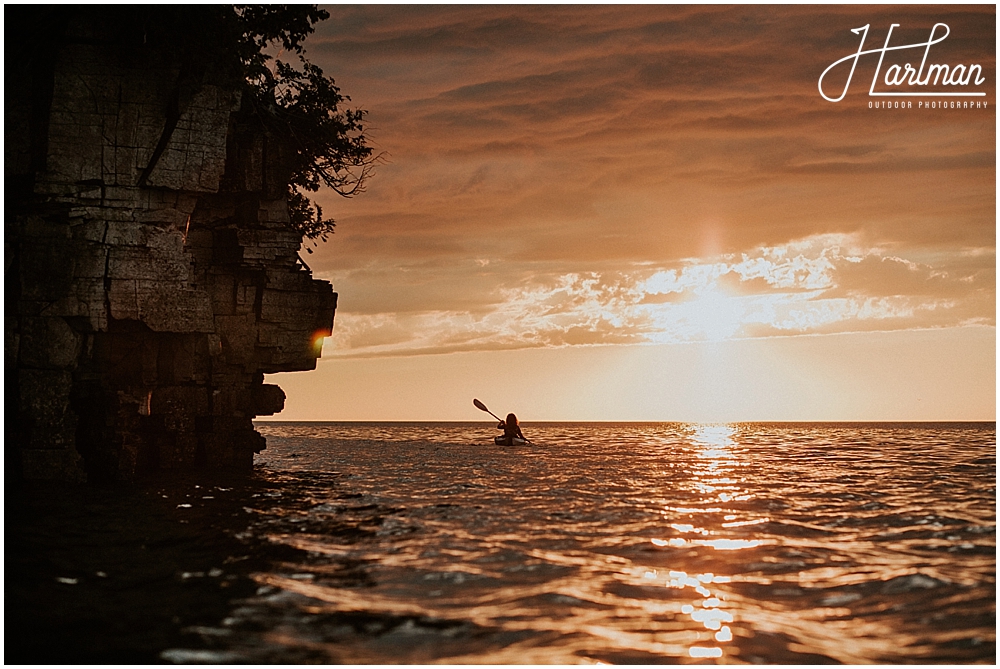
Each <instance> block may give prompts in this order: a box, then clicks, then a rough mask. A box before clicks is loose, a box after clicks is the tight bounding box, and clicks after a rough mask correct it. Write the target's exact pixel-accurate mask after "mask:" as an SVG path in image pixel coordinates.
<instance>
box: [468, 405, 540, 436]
mask: <svg viewBox="0 0 1000 669" xmlns="http://www.w3.org/2000/svg"><path fill="white" fill-rule="evenodd" d="M472 404H473V405H475V407H476V408H477V409H479V410H480V411H485V412H486V413H488V414H489V415H491V416H493V417H494V418H496V419H497V420H498V421H500V424H499V425H497V429H498V430H503V435H497V436H496V437H494V438H493V443H495V444H496V445H497V446H513V445H514V444H530V443H531V440H530V439H528V438H527V437H525V436H524V434H522V433H521V426H520V425H518V424H517V416H515V415H514V414H512V413H509V414H507V420H504V419H502V418H500V416H498V415H496V414H495V413H493V412H492V411H490V410H489V409H487V408H486V405H485V404H483V403H482V402H480V401H479V400H472Z"/></svg>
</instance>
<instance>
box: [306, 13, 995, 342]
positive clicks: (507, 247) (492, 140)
mask: <svg viewBox="0 0 1000 669" xmlns="http://www.w3.org/2000/svg"><path fill="white" fill-rule="evenodd" d="M330 12H331V19H330V21H328V22H325V23H324V24H321V25H320V26H319V27H318V30H317V33H316V34H315V35H314V36H313V37H311V38H310V41H309V43H308V44H307V48H308V51H309V55H310V57H311V58H312V59H313V60H314V61H316V62H318V63H319V64H320V65H321V66H322V67H323V68H324V70H326V71H327V72H328V73H330V74H332V75H333V76H334V77H335V78H336V79H337V82H338V84H339V85H340V86H341V87H342V89H343V90H344V92H345V93H347V94H349V95H351V96H352V100H353V103H354V104H356V105H358V106H360V107H363V108H366V109H368V110H369V111H370V122H371V126H372V127H371V132H370V136H371V137H372V139H373V141H374V142H375V144H376V145H377V147H378V148H379V149H380V150H382V151H385V152H386V154H387V158H388V159H387V163H386V164H385V165H383V166H381V167H380V168H379V171H378V174H377V175H376V176H375V178H374V179H373V180H372V182H371V183H370V185H369V188H368V191H367V192H366V193H364V194H363V195H361V196H359V197H358V198H355V199H353V200H342V199H337V198H335V197H334V196H333V195H331V194H329V193H321V194H320V195H319V200H320V203H321V204H323V206H324V212H325V213H328V214H332V215H333V216H334V217H335V218H336V219H337V221H338V227H337V234H336V235H334V237H333V238H332V241H331V242H330V243H328V244H326V245H323V246H321V247H319V248H317V249H316V253H315V254H313V255H312V256H309V257H308V260H309V263H310V265H311V266H312V267H313V269H314V270H315V271H316V272H317V274H318V275H320V276H322V277H324V278H329V279H331V280H333V281H334V283H335V287H336V289H337V290H338V291H339V292H340V294H341V302H340V304H341V308H340V311H339V312H338V315H337V323H338V324H337V328H338V331H339V332H340V333H341V335H343V336H341V337H340V338H339V339H337V342H338V344H337V346H343V348H338V349H337V350H338V351H339V353H337V354H338V355H339V354H350V355H363V354H373V355H374V354H378V355H383V354H400V352H402V351H411V352H413V351H420V352H430V351H438V352H440V351H446V350H473V349H489V348H491V347H495V348H512V347H513V348H516V347H536V346H563V345H582V344H590V343H610V342H617V341H629V342H633V341H675V340H676V341H688V340H696V339H699V338H711V337H723V336H724V337H744V336H763V335H762V334H761V333H767V332H775V333H779V334H783V335H787V334H791V333H817V332H832V331H837V332H839V331H855V330H864V329H871V328H888V329H893V328H895V329H898V328H908V327H936V326H940V325H944V324H949V323H950V324H955V323H965V322H992V320H993V319H994V318H995V313H994V311H995V309H994V307H993V306H992V302H991V300H992V299H993V296H994V295H995V271H994V270H993V269H992V265H988V263H991V262H993V258H994V255H995V254H994V252H993V249H994V248H995V207H996V198H995V151H994V150H993V147H994V146H995V143H996V138H995V118H996V117H995V111H994V109H993V106H992V101H994V100H995V53H994V51H995V49H994V47H995V45H994V38H995V9H994V8H992V7H989V6H973V7H954V8H953V7H947V8H946V7H940V6H917V7H910V6H889V7H862V6H821V7H798V6H781V7H717V6H698V7H673V6H642V7H617V6H616V7H610V6H543V7H533V6H532V7H529V6H500V7H497V6H378V5H375V6H334V7H331V8H330ZM938 21H943V22H947V23H948V24H949V26H950V27H951V30H952V34H951V36H950V37H949V39H948V41H947V42H946V43H944V44H942V45H938V46H935V49H940V50H938V51H934V52H933V53H934V55H935V58H939V59H941V61H942V62H955V63H957V62H963V63H973V62H976V63H981V64H982V66H983V70H984V73H985V74H986V75H987V77H986V78H987V80H988V81H987V84H985V85H984V90H985V91H986V92H987V100H989V101H990V105H989V108H988V109H986V110H982V109H978V110H976V109H973V110H968V109H965V110H938V111H930V110H926V111H925V110H874V109H869V108H868V106H867V103H868V97H867V95H866V94H865V93H866V91H867V87H868V85H869V84H870V81H871V79H872V77H873V74H874V68H875V59H867V60H863V61H862V62H861V63H860V64H859V65H858V70H857V72H856V74H855V78H854V80H852V85H851V89H850V91H849V94H848V96H847V98H846V99H845V100H844V101H843V102H841V103H829V102H827V101H825V100H823V99H822V98H821V97H820V96H819V94H818V90H817V80H818V77H819V74H820V73H821V72H822V71H823V69H824V68H825V67H826V66H827V65H829V64H830V63H832V62H834V61H835V60H837V59H838V58H841V57H843V56H844V55H846V54H848V53H851V52H852V51H854V50H856V49H857V45H858V38H857V36H856V35H854V34H852V33H851V32H850V30H851V29H852V28H856V27H858V26H862V25H865V24H870V25H871V29H870V34H869V35H868V37H867V40H868V43H870V44H881V43H882V42H883V41H884V39H885V34H886V31H887V29H888V26H889V25H890V24H892V23H898V24H900V26H899V27H897V28H896V29H895V31H894V33H893V40H897V39H898V40H900V42H899V43H904V41H905V42H917V41H920V40H925V39H926V38H927V34H928V33H929V30H930V27H931V26H932V25H933V24H934V23H935V22H938ZM894 43H895V42H894ZM845 76H846V75H845ZM832 85H833V80H832V79H831V86H832ZM977 254H978V255H977ZM483 263H485V264H483ZM380 330H384V332H380ZM329 349H330V347H328V350H329ZM366 352H367V353H366Z"/></svg>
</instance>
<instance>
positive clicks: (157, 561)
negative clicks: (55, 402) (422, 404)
mask: <svg viewBox="0 0 1000 669" xmlns="http://www.w3.org/2000/svg"><path fill="white" fill-rule="evenodd" d="M259 429H260V431H261V432H262V433H263V434H264V435H265V436H266V437H267V439H268V448H267V450H266V451H264V452H263V453H262V454H261V455H260V456H259V458H258V467H257V470H256V473H255V475H254V477H253V479H252V480H250V481H247V482H236V483H230V484H227V485H213V486H208V485H204V484H197V485H201V487H199V488H195V487H194V486H195V485H196V483H194V482H191V481H187V482H181V483H176V482H175V483H172V484H169V485H168V484H166V483H165V484H163V485H161V486H160V487H158V488H156V487H154V488H155V489H152V488H151V489H149V490H147V491H145V492H141V493H139V492H136V493H134V498H133V499H132V500H131V501H130V502H129V503H128V504H127V505H125V506H121V505H120V504H119V503H118V502H115V501H113V499H112V498H111V497H109V496H108V494H106V493H101V495H102V496H101V497H100V500H98V501H96V502H95V501H94V500H93V499H90V501H88V502H87V503H89V504H92V505H93V504H98V506H100V505H104V506H100V509H101V510H102V514H103V517H104V518H105V519H106V520H105V522H106V523H109V524H111V525H114V526H115V527H118V526H128V527H130V528H133V529H131V530H129V534H130V536H134V535H135V530H134V527H135V524H136V523H138V522H139V521H138V520H136V519H134V518H132V516H128V518H129V519H128V520H127V522H126V521H125V520H122V518H121V516H122V514H126V515H127V514H135V513H139V512H138V511H135V509H139V508H142V509H146V510H143V511H142V512H141V515H142V516H143V517H149V516H150V515H155V514H152V512H150V511H149V510H148V509H149V508H154V507H155V509H156V514H159V515H157V516H156V517H157V518H158V520H155V523H158V525H157V527H158V528H159V529H157V530H155V532H153V533H154V534H156V537H154V538H153V540H147V539H143V541H145V543H143V544H142V548H141V550H140V549H139V548H138V547H137V546H136V545H134V544H137V543H138V541H139V539H134V540H133V541H132V543H129V541H128V540H125V539H119V544H120V545H121V546H122V548H121V549H120V551H119V552H120V553H121V554H116V555H108V556H107V560H106V561H105V562H101V561H100V560H99V559H98V558H97V557H94V555H95V551H96V549H95V548H94V547H93V546H91V547H90V548H88V549H86V550H83V551H77V552H78V554H79V556H78V557H77V558H75V561H74V559H69V558H65V556H64V558H63V562H62V563H57V561H54V560H49V561H48V562H44V561H43V564H42V566H38V565H37V564H36V563H38V560H35V562H33V563H31V564H32V565H34V566H26V565H27V563H28V558H29V557H32V556H26V557H25V559H24V562H25V565H22V566H23V568H24V569H27V570H28V571H29V572H30V575H31V576H32V577H33V578H37V579H38V580H39V582H42V581H44V582H45V587H44V588H41V591H43V593H49V594H48V595H47V596H48V599H47V600H46V601H49V602H50V603H49V604H48V607H49V608H47V609H46V610H47V611H51V606H53V605H55V604H52V602H55V601H60V602H63V603H62V604H59V605H60V606H63V607H67V606H69V605H68V604H65V601H64V600H65V597H67V595H66V593H73V594H72V596H73V597H78V598H79V601H81V602H87V601H94V602H97V601H99V602H102V603H101V604H100V605H99V606H100V607H104V608H105V609H107V607H108V605H107V604H106V602H107V595H108V592H109V588H111V587H112V585H113V584H114V583H115V582H116V579H117V586H116V587H118V590H117V591H116V592H118V594H119V596H120V597H124V599H123V603H122V604H121V605H120V608H121V609H122V610H125V609H128V610H129V611H134V610H135V609H134V607H133V608H131V609H129V608H128V606H129V604H128V602H129V601H132V600H129V598H128V593H134V594H135V598H134V599H136V600H139V599H141V600H142V601H144V602H146V601H148V599H149V588H150V585H149V579H148V578H147V579H146V581H145V585H144V581H143V579H142V578H140V576H138V575H136V574H132V573H131V572H130V571H129V570H130V569H131V570H133V571H134V570H136V569H139V568H144V569H146V570H147V571H149V570H153V571H155V568H154V567H141V565H142V564H144V563H142V559H145V558H146V556H147V554H148V553H149V552H150V545H153V546H160V548H159V549H157V550H159V551H160V553H162V555H161V556H160V557H159V558H149V559H150V560H151V562H150V564H151V565H154V566H155V565H158V567H156V568H159V569H160V571H161V572H163V574H161V578H160V580H158V581H155V582H156V585H155V588H154V590H155V592H156V593H157V596H158V597H159V598H160V599H161V600H162V599H163V598H165V597H166V598H168V599H169V598H172V599H170V601H173V602H174V603H173V604H171V607H172V608H171V611H172V612H173V613H176V612H177V611H178V610H180V611H181V614H180V615H173V617H172V618H170V617H168V616H166V614H165V613H164V612H163V611H161V610H160V609H158V608H157V604H155V603H150V604H146V606H147V608H148V609H149V610H148V611H145V613H143V612H142V611H140V612H139V613H138V614H134V613H133V614H132V615H133V616H136V615H138V617H139V618H140V619H144V620H145V618H142V616H143V615H145V616H146V618H148V619H149V620H153V621H154V623H155V621H159V622H158V624H161V625H162V626H163V627H164V628H165V630H166V631H164V632H161V633H160V634H159V636H155V638H147V637H148V636H149V635H148V633H147V637H142V638H139V637H141V634H139V632H138V631H136V630H131V629H125V630H124V631H123V632H121V633H120V634H119V635H118V636H117V637H115V639H114V641H113V643H112V642H111V641H106V643H105V644H104V647H109V646H108V643H110V644H111V646H110V647H113V649H114V651H115V652H112V653H110V654H109V652H108V651H104V652H103V654H102V651H101V650H100V648H101V647H102V646H101V644H100V643H97V644H96V645H95V644H94V642H89V641H88V639H90V638H91V637H87V638H86V639H85V638H84V636H85V635H83V634H80V633H78V632H74V631H72V630H75V629H77V627H79V625H77V626H76V627H73V625H72V624H69V623H67V627H70V628H72V630H71V629H67V630H64V631H63V632H62V633H63V634H64V635H72V634H74V633H76V634H78V636H79V637H80V639H81V640H80V643H81V644H83V645H86V644H87V643H91V646H92V647H90V646H88V648H89V651H88V652H87V653H81V654H78V655H76V656H72V657H75V658H77V659H80V658H83V659H85V660H88V661H101V660H102V659H103V660H107V659H109V658H111V659H113V660H135V659H139V660H142V659H146V660H150V659H152V660H154V661H155V660H156V659H158V660H161V661H162V660H166V661H173V662H199V661H206V662H247V663H259V662H341V663H352V664H360V663H430V662H446V663H482V662H488V663H539V664H542V663H545V664H548V663H560V664H575V663H594V662H608V663H662V662H706V661H708V662H726V663H733V662H736V663H825V662H840V663H851V664H859V663H871V662H877V663H890V662H891V663H896V662H918V663H925V662H984V663H993V662H994V660H995V652H996V645H995V644H996V638H995V614H996V599H995V597H996V595H995V592H996V590H995V584H996V578H995V575H996V559H995V555H996V553H995V550H996V516H995V508H996V507H995V504H996V488H995V484H996V429H995V424H993V423H975V424H740V425H686V424H662V423H659V424H653V423H650V424H636V423H623V424H531V425H527V426H525V433H526V434H527V436H528V437H530V438H531V439H532V440H533V441H534V442H535V443H534V444H533V445H528V446H515V447H497V446H494V445H493V444H492V443H489V440H490V439H491V437H492V433H491V429H492V425H489V426H487V425H484V424H483V423H477V424H394V423H382V424H376V423H368V424H359V423H346V424H335V423H323V424H316V423H313V424H309V423H297V424H296V423H266V424H261V425H260V426H259ZM86 494H88V495H92V494H93V493H86ZM75 504H76V505H75V506H74V507H73V508H77V507H80V504H79V503H75ZM116 504H119V506H116ZM143 505H146V506H143ZM120 507H121V508H120ZM147 507H148V508H147ZM126 508H127V509H130V510H126ZM116 514H117V515H116ZM49 515H50V516H51V515H52V514H49ZM88 517H89V516H88ZM108 518H110V520H107V519H108ZM75 522H77V523H79V522H82V520H80V519H78V520H77V521H75ZM88 522H94V521H88ZM33 531H34V532H36V534H37V532H38V531H39V530H33ZM115 531H118V530H115ZM144 531H145V532H146V533H147V534H148V533H149V532H151V531H152V530H149V529H148V527H147V528H146V529H145V530H144ZM107 532H112V533H113V531H112V530H110V529H108V530H107V531H106V533H107ZM29 534H30V533H29ZM55 534H56V532H55V531H53V532H52V535H55ZM140 534H141V533H140ZM45 536H47V537H48V538H39V537H38V536H36V535H31V536H29V538H28V539H27V540H26V541H27V545H28V546H29V547H30V546H34V548H30V550H31V551H33V552H34V553H39V552H41V553H44V554H46V555H49V554H56V553H58V554H59V555H62V553H59V550H61V549H60V546H61V545H62V544H61V543H60V542H65V539H62V538H60V539H58V540H57V539H55V538H53V537H52V536H48V535H45ZM206 536H209V537H211V541H208V540H206ZM8 541H10V534H8ZM81 541H83V543H84V544H87V541H88V540H87V539H82V540H81ZM32 542H33V543H32ZM206 542H207V544H208V545H206ZM104 544H106V542H103V543H101V545H104ZM88 545H89V544H88ZM25 550H28V549H25ZM46 551H48V552H47V553H46ZM123 551H124V552H123ZM128 551H131V552H128ZM8 552H9V551H8ZM105 552H107V551H105ZM126 552H128V555H126V554H125V553H126ZM136 556H138V557H136ZM140 558H142V559H140ZM115 561H117V563H116V562H115ZM126 562H127V563H128V566H125V565H123V564H122V563H126ZM50 563H51V564H56V566H52V567H51V568H49V566H51V564H50ZM9 564H10V557H9V556H8V565H9ZM103 564H109V565H111V566H108V567H102V566H101V565H103ZM136 564H138V565H139V567H136V566H135V565H136ZM46 565H49V566H46ZM98 569H104V570H105V573H106V576H105V577H99V578H95V577H94V573H95V571H96V570H98ZM115 569H117V570H118V571H121V572H122V575H120V576H116V575H115V574H112V573H111V572H112V571H115ZM32 570H33V571H32ZM74 570H75V571H74ZM9 573H10V567H9V566H8V574H9ZM60 578H62V579H69V580H73V579H75V580H76V582H75V583H73V584H69V583H66V582H64V581H60V580H58V579H60ZM8 583H9V581H8ZM88 588H89V590H88ZM9 590H10V586H9V585H8V591H9ZM53 593H55V594H53ZM76 593H83V594H76ZM87 593H89V594H87ZM123 593H124V594H123ZM139 593H143V594H142V595H141V596H140V594H139ZM57 595H58V597H57ZM16 597H17V593H16V592H15V593H14V594H13V595H8V600H7V602H8V603H7V610H8V612H10V611H11V607H12V605H14V606H17V605H18V604H19V600H17V599H16ZM12 598H13V599H12ZM58 598H63V599H58ZM88 598H90V599H88ZM177 601H180V603H177ZM22 606H25V607H27V608H28V609H30V608H31V605H30V604H22ZM81 606H82V605H81ZM185 607H186V608H185ZM161 608H162V607H161ZM73 611H75V609H74V610H73ZM73 611H69V612H67V611H61V612H60V616H61V617H60V620H64V621H65V620H67V619H68V620H69V621H70V622H71V623H72V621H73V620H74V618H73V616H74V615H76V616H77V623H79V622H80V620H85V621H89V620H91V619H90V618H86V615H85V614H83V613H79V612H77V613H75V614H74V613H73ZM116 611H118V609H115V608H114V605H111V608H110V609H108V610H107V612H106V613H105V614H103V615H104V616H105V617H108V618H113V617H114V616H115V615H116ZM32 615H34V616H36V617H44V615H46V614H43V613H37V612H36V613H30V611H29V615H28V616H27V619H28V620H33V619H32V617H31V616H32ZM49 615H51V614H49ZM95 615H97V617H98V618H100V617H101V615H100V614H95ZM92 617H93V616H92ZM168 620H169V621H170V622H167V621H168ZM154 623H149V625H154V626H155V624H154ZM135 624H136V625H139V623H135ZM149 625H147V627H148V626H149ZM143 629H146V628H143ZM147 632H148V630H147ZM137 635H138V636H137ZM11 636H13V635H8V644H7V645H8V656H11V653H12V651H11V650H10V648H11V641H10V639H11ZM44 636H45V635H43V637H44ZM48 636H51V634H49V635H48ZM25 643H28V642H25ZM44 643H45V641H44V638H43V639H41V640H39V641H37V644H36V646H32V648H35V649H36V653H40V655H39V656H44V655H45V653H44V652H43V651H42V650H41V649H42V648H43V646H44ZM29 645H30V644H29ZM88 653H89V654H88ZM13 657H15V658H16V657H17V656H16V655H15V656H13ZM62 659H66V657H63V658H62Z"/></svg>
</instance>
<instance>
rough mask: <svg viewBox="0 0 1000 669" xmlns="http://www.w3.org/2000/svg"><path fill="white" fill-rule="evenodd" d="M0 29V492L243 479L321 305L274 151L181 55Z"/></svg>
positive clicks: (93, 25) (51, 23)
mask: <svg viewBox="0 0 1000 669" xmlns="http://www.w3.org/2000/svg"><path fill="white" fill-rule="evenodd" d="M5 14H6V15H7V35H8V51H7V53H8V59H7V65H6V78H7V82H6V91H5V93H6V95H5V118H6V121H5V185H6V202H7V204H6V216H5V234H4V256H5V258H4V277H5V290H6V293H5V301H4V305H5V307H4V335H5V342H4V353H5V358H4V369H5V383H6V387H5V390H6V393H5V398H6V400H5V401H6V404H5V411H6V432H7V442H6V449H7V457H6V467H7V472H8V476H11V475H17V473H20V475H21V476H23V477H24V478H27V479H82V478H84V477H88V478H90V479H91V480H119V481H120V480H133V479H135V478H137V477H141V476H142V475H144V474H146V473H149V472H153V471H156V470H163V469H170V470H185V469H187V470H190V469H199V468H210V469H218V470H226V471H247V470H249V468H250V467H251V465H252V462H253V454H254V452H259V451H260V450H261V449H263V448H264V445H265V444H264V439H263V437H261V436H260V435H259V434H258V433H257V432H256V431H255V430H254V427H253V424H252V422H251V421H252V419H253V418H254V417H255V416H260V415H270V414H274V413H276V412H279V411H281V409H282V407H283V404H284V393H283V392H282V391H281V389H280V388H279V387H277V386H274V385H268V384H265V383H264V382H263V381H264V374H266V373H274V372H286V371H300V370H308V369H313V368H314V367H315V365H316V358H317V357H319V354H320V347H321V344H322V337H324V336H326V335H329V334H330V331H331V328H332V324H333V315H334V310H335V308H336V297H337V296H336V294H335V293H333V291H332V287H331V286H330V284H329V283H327V282H324V281H318V280H314V279H313V278H312V275H311V272H310V271H309V269H308V267H306V266H305V264H304V263H303V262H302V261H301V259H300V258H299V256H298V251H299V247H300V244H301V241H302V238H301V236H300V234H299V233H298V232H296V231H295V230H294V229H293V228H292V227H291V226H290V225H289V219H288V207H287V202H286V196H287V184H288V176H287V167H286V166H285V165H286V162H287V161H286V160H285V159H284V156H286V155H287V151H288V148H287V147H285V146H283V145H282V143H281V142H280V141H279V140H277V139H276V138H274V137H272V136H269V134H268V133H267V132H266V131H265V130H263V129H261V126H260V125H259V124H255V123H253V122H252V120H253V113H254V112H253V109H251V108H250V105H248V104H247V96H246V95H244V94H243V89H242V82H241V81H240V80H239V79H238V78H237V77H233V76H232V74H230V73H227V72H226V71H225V69H224V68H216V67H214V66H213V63H212V62H211V61H210V60H209V62H204V61H203V60H199V58H198V54H197V53H192V52H191V49H183V48H175V47H176V45H170V44H169V43H164V42H162V41H160V42H155V41H149V42H147V40H145V39H144V38H143V37H144V36H143V35H135V34H130V35H124V36H123V35H122V34H120V32H115V31H113V30H111V29H109V28H107V27H106V26H105V25H104V24H103V23H102V21H101V20H100V15H97V18H95V16H94V15H92V14H88V13H86V12H66V13H64V14H62V15H60V16H59V17H57V18H56V17H54V16H53V15H51V14H50V15H45V14H44V13H40V12H37V11H35V12H31V11H27V10H23V8H22V11H21V12H20V13H12V12H11V11H7V12H5ZM40 16H41V17H42V18H43V19H44V20H45V22H46V23H45V25H44V27H43V26H39V25H36V24H37V23H38V22H39V20H40V19H39V17H40ZM46 16H47V18H46ZM12 35H16V36H17V37H16V38H15V37H12ZM40 35H41V37H39V36H40Z"/></svg>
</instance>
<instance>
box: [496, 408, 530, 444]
mask: <svg viewBox="0 0 1000 669" xmlns="http://www.w3.org/2000/svg"><path fill="white" fill-rule="evenodd" d="M497 429H498V430H503V445H505V446H513V445H514V440H515V439H523V440H524V441H528V439H527V437H525V436H524V434H522V433H521V426H520V425H518V424H517V416H515V415H514V414H512V413H509V414H507V419H506V420H502V421H500V424H499V425H497ZM495 441H496V443H497V444H499V443H501V442H500V441H499V438H498V439H497V440H495Z"/></svg>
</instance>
